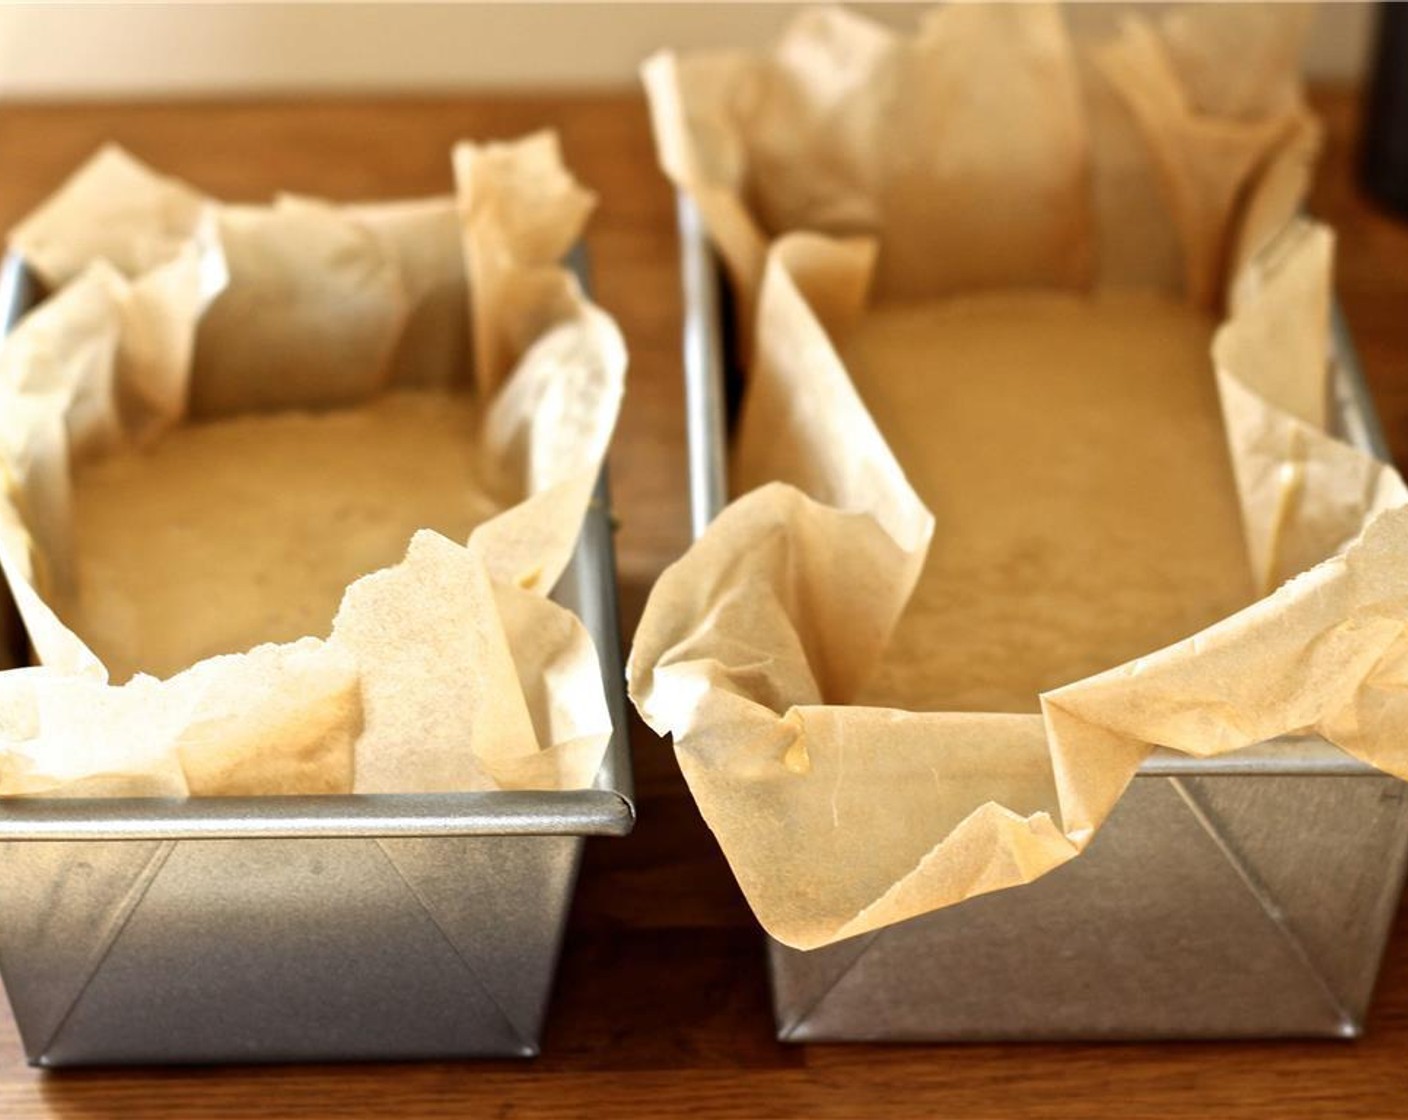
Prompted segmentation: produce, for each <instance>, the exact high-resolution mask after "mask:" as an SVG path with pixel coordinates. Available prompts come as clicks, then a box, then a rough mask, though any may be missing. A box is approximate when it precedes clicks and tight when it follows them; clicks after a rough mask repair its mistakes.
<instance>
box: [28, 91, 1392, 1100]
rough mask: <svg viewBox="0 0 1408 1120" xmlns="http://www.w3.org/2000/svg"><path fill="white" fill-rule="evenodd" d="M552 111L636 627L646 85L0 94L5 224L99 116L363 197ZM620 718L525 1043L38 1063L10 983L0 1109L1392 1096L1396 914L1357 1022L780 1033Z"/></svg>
mask: <svg viewBox="0 0 1408 1120" xmlns="http://www.w3.org/2000/svg"><path fill="white" fill-rule="evenodd" d="M1317 100H1318V102H1319V105H1320V108H1321V110H1322V112H1323V113H1324V115H1325V118H1326V120H1327V123H1328V126H1329V130H1328V133H1329V135H1328V141H1329V142H1328V153H1327V159H1326V161H1325V164H1324V168H1323V171H1322V174H1321V176H1320V180H1319V183H1318V185H1317V189H1316V192H1315V199H1314V206H1315V209H1316V210H1317V211H1318V212H1319V213H1320V214H1321V215H1323V216H1324V217H1325V218H1327V219H1329V221H1331V222H1332V223H1333V224H1334V225H1335V226H1336V227H1337V229H1338V230H1339V236H1340V242H1339V244H1340V261H1341V263H1340V265H1339V275H1340V292H1341V295H1342V297H1343V301H1344V304H1345V307H1346V310H1347V313H1348V315H1349V318H1350V321H1351V323H1352V324H1353V326H1354V328H1355V330H1356V333H1357V336H1358V340H1359V343H1360V346H1361V348H1362V351H1363V357H1364V361H1365V364H1366V366H1367V369H1368V374H1369V379H1370V382H1371V383H1372V386H1373V389H1374V393H1375V396H1376V397H1377V400H1378V403H1379V407H1380V409H1381V410H1382V413H1383V416H1384V420H1385V423H1386V425H1387V428H1388V434H1389V439H1390V442H1391V444H1392V446H1393V449H1394V453H1395V455H1396V456H1397V458H1398V461H1399V462H1400V463H1403V462H1404V461H1405V459H1408V224H1398V223H1395V222H1394V221H1392V220H1391V219H1389V218H1387V217H1385V216H1383V215H1382V214H1379V213H1377V212H1375V210H1374V209H1373V208H1372V207H1370V206H1369V205H1367V204H1366V203H1365V202H1364V201H1363V200H1362V199H1361V198H1360V197H1359V196H1358V195H1357V194H1356V192H1355V190H1354V186H1353V176H1352V158H1351V154H1352V141H1353V135H1354V131H1355V121H1356V108H1355V104H1354V101H1353V98H1351V97H1350V96H1348V95H1344V94H1338V93H1326V94H1323V95H1321V96H1320V97H1318V98H1317ZM545 126H552V127H555V128H557V129H559V130H560V132H561V133H562V135H563V139H564V143H565V147H566V151H567V156H568V159H569V161H570V163H571V165H572V167H573V168H574V169H575V171H576V172H577V174H578V175H579V176H580V177H581V178H582V179H584V180H585V181H586V182H587V183H588V184H590V185H591V186H593V187H594V188H595V189H597V190H598V191H599V192H600V193H601V209H600V212H599V214H598V215H597V218H596V220H595V221H594V223H593V226H592V230H591V248H592V251H593V260H594V265H595V272H596V293H597V297H598V299H599V300H600V301H601V302H602V303H603V304H604V305H605V306H606V307H607V308H609V309H610V310H611V311H612V312H613V313H614V314H615V315H616V316H617V317H618V318H619V320H620V323H621V326H622V328H623V329H624V331H625V334H626V338H627V340H628V342H629V345H630V349H631V374H630V378H631V381H630V392H629V394H628V398H627V403H626V406H625V412H624V415H623V418H622V421H621V427H620V431H619V434H618V437H617V441H616V447H615V451H614V452H613V454H612V467H613V471H612V481H613V483H614V485H615V492H616V502H617V511H618V513H619V515H620V518H621V531H620V535H619V540H618V547H619V549H620V562H621V579H622V592H623V614H624V618H623V622H624V624H625V626H626V631H627V633H628V634H629V633H630V631H631V629H632V628H633V625H634V622H635V620H636V619H637V617H638V616H639V613H640V609H641V605H642V603H643V602H644V597H645V594H646V591H647V590H648V588H649V587H650V585H651V583H652V581H653V580H654V579H655V577H656V575H657V573H658V572H659V571H660V569H661V568H662V567H663V566H664V565H665V564H666V563H668V562H669V561H670V560H672V559H673V558H674V557H675V556H677V555H678V554H679V553H680V552H681V551H682V550H683V549H684V547H685V546H686V544H687V542H688V525H687V514H686V499H685V483H684V470H685V468H684V462H685V459H684V425H683V413H682V403H681V386H680V369H679V338H680V305H679V296H678V282H677V273H676V247H675V236H674V229H673V215H672V208H671V206H672V204H671V195H670V192H669V190H668V189H667V188H666V186H665V184H664V182H663V181H662V179H661V177H660V176H659V174H658V173H657V171H656V168H655V161H654V156H653V154H652V150H651V144H650V138H649V134H648V129H647V122H646V114H645V109H644V106H643V105H642V103H641V101H640V98H639V97H638V96H636V95H635V94H634V93H621V94H611V95H591V96H584V97H561V96H558V97H529V96H513V97H511V98H490V97H462V98H454V99H436V100H396V101H388V100H378V101H316V102H311V103H310V102H306V101H301V102H297V103H294V102H269V101H246V102H238V103H228V102H221V103H211V104H184V105H179V106H170V105H160V106H159V105H129V104H109V105H83V106H79V105H66V106H57V105H54V106H48V105H46V106H26V107H14V106H11V107H7V108H5V109H4V111H3V113H0V168H3V174H0V225H3V226H6V227H8V226H9V225H10V224H11V223H12V222H13V221H14V220H15V219H17V218H18V217H19V216H20V215H21V214H23V213H24V212H25V211H26V210H27V209H28V208H29V207H31V206H32V205H33V204H34V203H36V202H37V201H38V200H39V199H40V198H42V197H43V196H44V195H45V194H46V193H47V192H49V191H50V190H52V189H53V187H54V186H55V185H57V183H58V182H59V181H60V179H61V178H62V177H63V176H64V175H65V174H66V173H67V172H68V171H69V170H71V169H72V168H73V167H74V166H75V165H76V164H77V163H78V162H79V161H80V160H81V159H82V158H83V157H84V156H86V155H87V154H88V153H89V152H90V151H91V150H92V149H93V148H94V147H95V146H96V145H97V144H98V143H100V142H101V141H103V140H107V139H114V140H117V141H120V142H121V143H123V144H126V145H128V146H129V147H131V148H132V149H133V150H134V151H135V152H137V153H138V154H139V155H141V156H143V157H145V158H146V159H148V160H149V161H151V162H152V163H154V164H155V165H156V166H157V167H159V168H162V169H165V170H168V171H171V172H173V173H175V174H178V175H181V176H184V177H186V178H189V179H191V180H192V181H194V182H195V183H197V184H198V185H199V186H201V187H203V188H205V189H206V190H208V191H210V192H212V193H214V194H216V195H219V196H222V197H226V198H231V199H259V198H264V197H267V195H268V194H269V193H270V192H271V191H273V190H275V189H277V188H287V189H290V190H296V191H304V192H310V193H313V194H319V195H325V196H328V197H332V198H337V199H357V198H366V197H397V196H403V195H415V194H422V193H433V192H439V191H444V190H447V189H448V187H449V183H450V171H449V163H448V151H449V147H450V145H451V143H452V142H453V141H455V140H456V139H458V138H461V137H479V138H487V137H509V136H514V135H517V134H520V133H523V132H526V131H528V130H531V129H535V128H540V127H545ZM633 742H634V747H635V758H636V773H637V782H638V787H639V793H640V825H639V827H638V828H637V830H636V832H635V834H634V835H633V836H631V837H630V838H629V839H627V840H624V841H600V842H594V843H592V844H590V845H588V854H587V858H586V862H585V867H584V870H583V874H582V880H581V888H580V892H579V895H578V898H577V904H576V908H575V911H574V915H573V919H572V926H571V930H570V932H569V934H568V938H567V950H566V954H565V957H564V959H563V962H562V971H561V975H560V979H559V982H558V990H557V994H556V1000H555V1004H554V1008H553V1012H552V1015H551V1017H550V1024H549V1028H548V1032H547V1037H546V1039H545V1043H544V1054H545V1056H544V1057H542V1058H541V1059H539V1060H537V1061H534V1062H531V1063H526V1064H511V1063H506V1062H488V1063H483V1062H481V1063H464V1064H452V1063H436V1064H424V1065H398V1066H357V1067H275V1068H254V1069H230V1070H173V1071H155V1072H101V1071H99V1072H81V1073H67V1074H63V1075H58V1076H54V1075H44V1074H41V1073H38V1072H36V1071H34V1070H31V1069H29V1068H28V1067H27V1066H26V1065H25V1064H24V1059H23V1055H22V1052H21V1049H20V1044H19V1038H18V1036H17V1034H16V1032H15V1028H14V1024H13V1021H12V1020H11V1018H10V1016H9V1014H8V1011H5V1010H0V1118H3V1120H31V1118H36V1117H65V1118H75V1120H77V1118H87V1117H107V1116H122V1117H131V1118H137V1117H167V1118H181V1120H186V1118H191V1120H199V1118H202V1117H217V1116H218V1117H222V1118H234V1117H243V1116H250V1117H266V1116H268V1117H272V1116H307V1117H329V1118H331V1117H344V1116H347V1117H352V1116H355V1117H403V1116H404V1117H417V1118H424V1117H447V1118H448V1117H457V1118H459V1117H470V1116H485V1115H488V1116H496V1117H524V1116H559V1117H565V1116H584V1115H592V1116H602V1117H611V1116H617V1115H625V1116H675V1115H682V1114H688V1115H690V1116H692V1117H696V1118H700V1120H702V1118H704V1117H712V1116H734V1117H761V1116H807V1117H859V1116H873V1115H896V1116H939V1115H945V1116H946V1115H953V1116H1004V1117H1021V1116H1041V1117H1058V1116H1078V1117H1096V1116H1119V1117H1128V1116H1136V1115H1158V1116H1164V1117H1170V1116H1183V1115H1187V1116H1198V1117H1202V1116H1219V1117H1239V1116H1263V1117H1277V1118H1283V1117H1293V1116H1313V1115H1325V1116H1330V1115H1333V1116H1338V1117H1350V1116H1365V1117H1369V1116H1372V1117H1384V1116H1390V1115H1399V1114H1401V1115H1408V929H1405V930H1404V931H1403V932H1402V933H1400V935H1399V936H1398V937H1397V938H1396V939H1395V941H1394V942H1393V944H1392V945H1391V946H1390V948H1389V954H1388V960H1387V963H1386V966H1385V970H1384V975H1383V981H1382V984H1381V991H1380V996H1379V1000H1378V1004H1377V1007H1376V1009H1375V1010H1374V1012H1373V1014H1372V1015H1371V1016H1370V1018H1369V1029H1368V1037H1367V1038H1366V1039H1364V1040H1362V1041H1360V1042H1355V1043H1337V1042H1312V1043H1294V1042H1291V1043H1273V1044H1264V1045H1262V1044H1227V1045H1212V1044H1179V1045H1161V1046H1153V1045H1089V1046H1052V1045H1015V1046H936V1047H917V1046H916V1047H901V1046H896V1047H885V1048H879V1047H865V1046H804V1047H798V1046H783V1045H780V1044H778V1043H777V1042H775V1041H774V1040H773V1038H772V1022H771V1017H770V1012H769V1008H768V1003H767V979H766V976H765V973H764V963H763V946H762V939H761V936H760V934H759V932H758V929H757V926H756V925H755V923H754V922H753V920H752V918H751V916H750V915H749V912H748V910H747V908H746V906H745V905H744V904H743V901H742V899H741V898H740V896H739V894H738V891H737V888H736V887H735V886H734V883H733V880H732V877H731V876H730V874H729V872H728V870H727V868H726V867H725V865H724V862H723V860H722V858H721V857H720V855H719V852H718V849H717V848H716V847H715V845H714V843H713V841H712V839H711V838H710V836H709V834H708V832H707V830H706V829H705V827H704V825H703V824H702V822H701V821H700V819H699V816H698V814H697V813H696V811H695V809H694V806H693V803H692V802H691V801H690V799H689V796H688V794H687V793H686V791H685V788H684V785H683V783H682V782H681V780H680V778H679V775H678V772H677V770H676V768H675V764H674V760H673V758H672V756H671V753H670V750H669V747H668V746H667V745H666V744H664V743H662V742H660V741H658V740H657V739H655V737H654V736H652V735H651V734H650V733H649V732H647V731H645V730H644V729H643V728H642V727H641V726H640V725H639V724H636V725H635V726H634V727H633Z"/></svg>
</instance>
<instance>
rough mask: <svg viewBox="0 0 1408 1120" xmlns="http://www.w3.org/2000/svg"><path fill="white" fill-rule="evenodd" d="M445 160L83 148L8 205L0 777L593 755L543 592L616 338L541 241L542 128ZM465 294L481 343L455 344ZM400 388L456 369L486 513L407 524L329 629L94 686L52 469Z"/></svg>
mask: <svg viewBox="0 0 1408 1120" xmlns="http://www.w3.org/2000/svg"><path fill="white" fill-rule="evenodd" d="M454 165H455V167H456V169H457V179H458V184H457V186H458V190H457V194H456V195H455V196H454V197H446V198H443V199H426V200H414V201H409V202H398V203H390V204H369V205H359V206H338V205H333V204H331V203H327V202H323V201H319V200H316V199H307V198H300V197H295V196H283V197H280V198H279V199H277V200H276V201H275V202H274V203H273V204H272V205H270V206H249V205H239V206H226V205H221V204H219V203H217V202H214V201H213V200H210V199H207V198H205V197H204V196H202V195H201V194H200V193H199V192H197V191H195V190H193V189H192V188H190V187H187V186H185V185H183V184H181V183H178V182H176V181H175V180H172V179H168V178H165V177H162V176H160V175H157V174H155V173H153V172H152V171H150V170H149V169H147V168H145V167H144V166H143V165H141V164H140V163H139V162H137V161H136V160H135V159H134V158H133V157H131V156H130V155H128V154H127V153H125V152H123V151H121V150H119V149H116V148H111V147H110V148H106V149H104V150H102V151H101V152H99V153H98V154H97V155H96V156H95V157H94V158H93V159H92V160H90V161H89V162H88V164H86V165H85V166H84V167H83V168H81V169H80V170H79V171H78V172H77V173H76V174H75V175H74V176H73V178H72V179H71V180H70V181H69V182H68V183H67V184H65V185H64V187H62V188H61V189H60V190H59V191H58V192H57V193H56V194H55V195H54V196H53V197H52V198H51V199H50V200H49V201H48V202H47V203H46V204H44V205H43V206H41V207H40V208H39V209H38V210H36V211H35V212H34V213H33V214H31V215H30V217H29V218H27V219H26V220H25V221H23V222H22V223H21V224H20V225H19V226H18V227H17V228H16V229H15V230H14V231H13V232H12V234H11V238H10V244H11V246H12V247H13V248H14V249H16V250H18V251H19V252H20V253H22V254H23V255H24V257H25V258H26V260H27V261H28V263H29V264H30V266H31V267H32V268H33V269H34V270H35V271H36V272H37V273H38V275H39V276H40V277H41V278H42V280H43V281H44V282H45V284H46V285H47V286H48V287H50V288H51V289H52V293H53V294H52V295H51V296H50V297H49V298H48V299H46V300H45V301H44V302H43V303H42V304H41V305H40V306H39V307H38V308H37V309H36V310H35V311H34V312H32V313H31V314H29V315H28V316H26V317H25V319H24V320H23V321H22V322H21V324H20V325H19V327H18V328H17V330H16V331H15V332H14V333H13V334H12V335H11V336H10V337H9V338H8V339H6V340H5V342H4V343H3V345H0V467H3V480H4V484H5V485H4V495H3V500H0V565H3V568H4V572H5V576H6V578H7V580H8V581H9V583H10V586H11V589H12V591H13V593H14V595H15V598H16V601H17V603H18V604H19V608H20V612H21V615H22V617H23V621H24V624H25V627H26V629H27V631H28V634H29V637H30V640H31V642H32V645H33V648H34V651H35V654H36V658H37V661H38V664H37V665H36V666H34V667H25V668H16V669H11V670H8V671H5V672H0V794H26V795H42V796H100V795H129V796H131V795H166V796H181V795H186V794H191V795H250V794H284V793H289V794H291V793H346V792H352V791H356V792H362V793H389V792H413V791H414V792H430V791H452V790H479V789H558V788H577V787H582V786H586V785H589V784H590V783H591V781H592V780H593V778H594V777H595V774H596V772H597V770H598V768H599V767H600V763H601V759H602V756H603V754H604V751H605V749H606V744H607V741H608V739H609V737H610V733H611V720H610V715H609V712H608V710H607V705H606V698H605V695H604V692H603V688H602V681H601V677H600V669H599V665H598V662H597V658H596V652H595V649H594V648H593V646H592V642H591V638H590V636H589V635H588V633H587V632H586V630H585V628H584V627H583V626H582V624H581V623H580V621H579V620H578V619H577V618H576V617H575V616H574V615H572V614H571V613H570V612H569V611H567V610H565V609H564V608H562V607H559V606H558V605H556V604H555V603H553V602H551V601H550V600H548V599H547V598H546V595H547V593H548V591H550V590H551V588H552V586H553V584H554V583H555V582H556V581H557V578H558V576H559V575H560V574H561V572H562V570H563V568H564V567H565V565H566V563H567V561H568V558H569V556H570V553H571V548H572V545H573V543H574V542H575V540H576V537H577V534H578V532H579V530H580V527H581V524H582V519H583V517H584V515H585V512H586V508H587V503H588V501H589V499H590V493H591V488H592V485H593V483H594V481H595V479H596V476H597V474H598V473H599V470H600V467H601V463H602V460H603V458H604V455H605V451H606V446H607V442H608V441H609V439H610V434H611V430H612V428H613V426H614V424H615V418H616V413H617V409H618V406H619V401H620V396H621V392H622V387H623V378H624V373H625V364H626V355H625V349H624V345H623V343H622V340H621V337H620V334H619V332H618V331H617V330H616V327H615V325H614V324H613V323H612V321H611V320H610V318H609V317H608V316H606V315H605V314H604V313H603V312H602V311H600V310H599V309H597V308H596V307H594V306H593V305H592V304H591V303H590V301H588V300H587V299H586V298H585V297H584V296H583V294H582V292H581V291H580V288H579V287H578V285H577V284H576V282H575V280H574V279H573V277H572V276H571V274H570V273H569V272H567V271H566V270H565V269H564V268H562V267H561V266H560V265H559V264H558V263H557V261H558V259H559V257H560V256H561V255H562V253H563V252H564V251H565V250H566V249H567V247H569V246H570V245H571V244H572V243H573V242H575V241H576V240H577V239H578V238H579V237H580V235H581V231H582V227H583V225H584V223H585V221H586V218H587V216H588V213H589V211H590V209H591V196H590V195H589V194H588V193H587V192H585V191H583V190H582V189H581V188H579V187H577V186H576V184H575V183H574V182H573V181H572V180H571V177H570V175H569V174H568V173H567V171H566V169H565V168H564V167H563V166H562V161H561V157H560V154H559V150H558V146H557V142H556V138H555V137H553V136H551V135H549V134H539V135H535V136H530V137H528V138H526V139H524V140H521V141H517V142H514V143H507V144H491V145H485V146H478V145H473V144H462V145H460V146H458V147H457V148H456V150H455V152H454ZM486 167H487V168H491V169H493V173H492V174H483V173H468V172H466V170H465V169H467V168H468V169H474V168H486ZM544 231H550V235H549V234H545V232H544ZM478 274H484V275H487V276H489V277H491V279H490V280H488V281H486V283H485V285H484V287H483V288H482V289H481V288H479V287H477V286H476V285H475V284H472V283H469V282H468V278H469V277H470V276H472V275H478ZM471 321H472V322H473V323H474V324H475V332H476V333H475V335H474V337H475V338H479V337H480V335H481V334H485V333H492V335H493V337H494V339H495V343H494V346H493V347H492V349H491V350H490V351H489V355H490V356H489V357H488V358H486V357H484V355H483V354H481V355H479V356H478V358H477V359H476V362H475V363H474V364H473V366H472V367H471V363H470V362H469V361H468V356H469V354H470V352H471V335H470V332H469V324H470V322H471ZM486 361H487V362H489V363H490V364H489V365H487V366H485V365H482V364H481V363H484V362H486ZM401 385H405V386H418V387H433V388H444V389H447V390H451V389H459V390H461V391H466V392H471V391H472V392H475V393H477V395H478V397H479V400H480V405H481V408H482V416H483V419H482V424H481V428H482V430H481V432H480V435H479V439H478V448H479V451H480V453H481V454H482V457H483V466H482V471H481V474H482V475H483V479H482V482H483V485H484V486H485V487H486V489H488V490H489V492H490V493H491V494H492V495H493V497H494V498H495V499H496V501H497V504H498V506H499V508H500V509H501V510H502V512H501V513H499V514H497V515H496V516H494V517H493V518H491V519H490V520H489V521H486V522H484V523H483V524H482V525H480V526H479V528H478V529H476V530H475V532H474V533H473V534H472V535H471V537H470V539H469V540H468V541H467V542H455V541H450V540H448V539H446V538H445V537H442V536H440V535H438V534H436V533H433V532H429V531H423V532H420V533H417V534H416V535H415V537H414V538H413V539H412V540H411V541H409V542H408V545H409V548H408V551H407V553H406V557H405V559H404V560H403V561H402V562H401V563H400V564H397V565H395V566H393V567H390V568H386V569H383V570H381V571H378V572H374V573H372V574H370V575H368V576H365V577H363V578H362V579H359V580H357V581H356V582H354V583H353V584H352V585H351V586H350V587H349V588H348V590H347V592H346V595H345V596H344V598H343V600H342V604H341V608H340V610H339V611H338V613H337V616H336V619H335V621H334V623H333V626H332V630H331V633H330V634H327V635H310V636H308V637H305V638H303V639H301V640H299V641H295V642H291V643H287V644H283V645H264V646H259V647H257V648H255V649H253V650H251V651H249V652H248V653H243V654H233V655H229V656H221V657H212V658H209V659H207V660H205V661H201V662H198V663H197V664H196V665H194V666H192V667H191V668H189V669H187V670H185V671H184V672H181V673H178V674H176V675H175V676H172V677H170V678H169V679H166V680H156V679H153V678H151V677H147V676H141V675H139V676H137V677H135V678H133V680H132V681H131V682H129V683H127V684H125V685H122V686H120V687H114V686H112V685H109V684H108V683H107V681H108V676H107V670H106V669H105V667H104V666H103V665H102V663H101V662H100V661H99V660H98V659H97V658H96V657H95V656H94V655H93V654H92V652H91V651H90V650H88V648H87V647H86V646H85V645H84V643H83V642H82V640H81V639H80V638H79V637H78V636H77V635H76V634H75V633H73V631H71V630H70V629H69V628H68V627H67V626H65V625H64V623H63V622H62V621H61V619H60V616H59V614H58V613H56V611H55V609H54V603H55V602H58V601H62V598H63V595H64V593H65V591H66V590H67V589H68V588H69V583H70V581H71V578H72V550H73V541H72V540H71V539H70V533H69V520H70V501H69V485H70V468H71V465H72V464H73V463H75V462H78V461H79V460H81V459H82V458H84V457H87V456H98V455H102V454H104V453H107V452H111V451H113V450H115V449H119V448H134V447H140V446H142V445H144V444H146V443H147V442H149V441H151V440H156V439H160V438H161V436H162V433H163V432H165V431H167V430H169V429H170V428H171V426H172V425H174V424H179V423H184V422H187V421H189V420H197V419H218V418H221V417H225V416H229V415H232V414H235V413H240V412H246V411H250V410H270V409H282V408H290V407H298V408H312V409H318V408H326V407H333V406H339V405H346V404H355V403H357V402H360V401H364V400H366V399H368V397H369V396H370V395H372V394H375V393H377V392H379V391H381V390H382V389H385V388H388V387H392V386H401Z"/></svg>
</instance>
